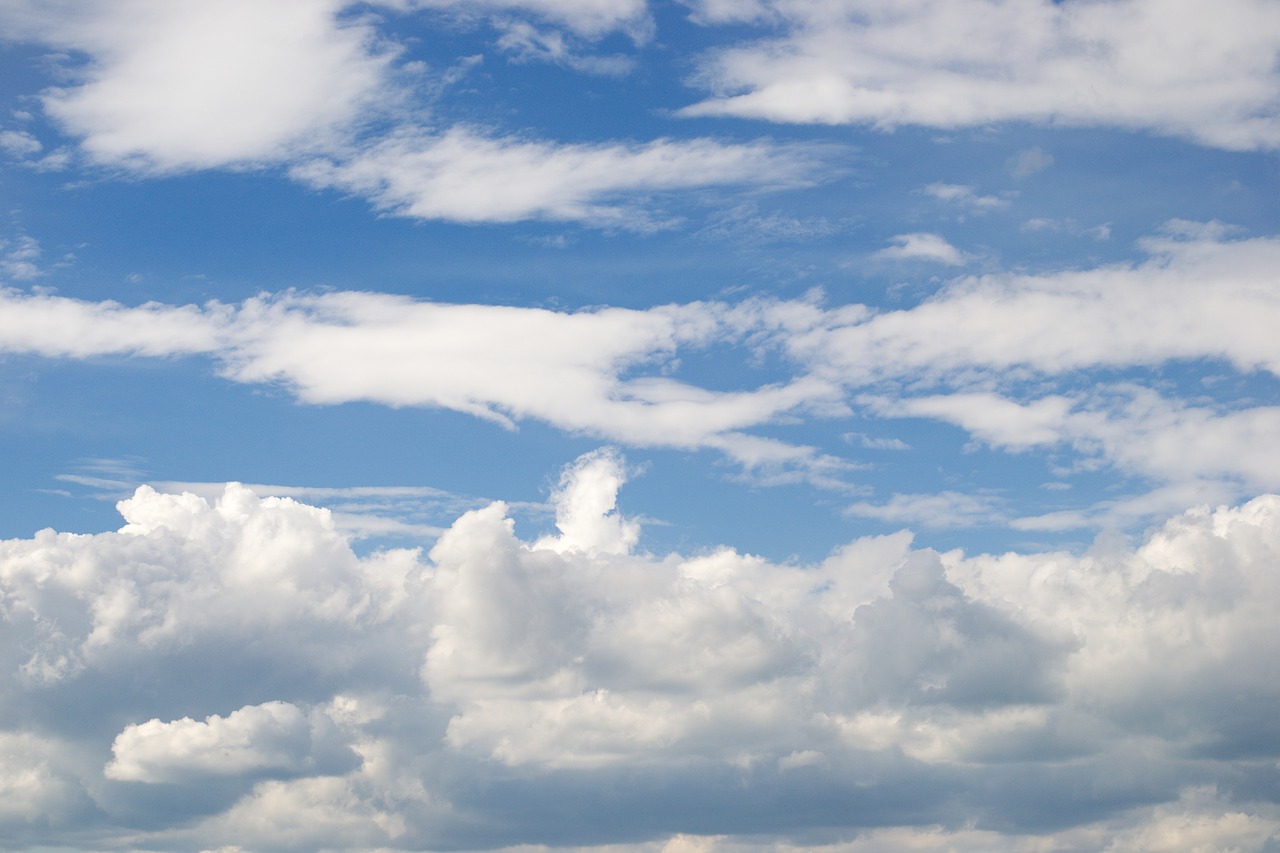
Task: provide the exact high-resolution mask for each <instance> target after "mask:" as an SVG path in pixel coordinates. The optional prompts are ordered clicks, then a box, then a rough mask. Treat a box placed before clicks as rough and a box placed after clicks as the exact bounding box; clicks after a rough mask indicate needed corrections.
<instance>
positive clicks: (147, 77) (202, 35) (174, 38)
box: [0, 0, 392, 172]
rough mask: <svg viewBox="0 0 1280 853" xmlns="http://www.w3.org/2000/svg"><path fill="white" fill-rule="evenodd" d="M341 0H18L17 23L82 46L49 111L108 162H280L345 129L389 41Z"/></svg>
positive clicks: (153, 165)
mask: <svg viewBox="0 0 1280 853" xmlns="http://www.w3.org/2000/svg"><path fill="white" fill-rule="evenodd" d="M343 5H344V4H343V3H341V2H339V0H322V2H318V3H317V2H310V0H270V2H266V3H262V2H252V0H231V2H225V3H216V4H174V3H166V2H163V0H127V2H121V3H116V2H91V3H88V4H78V5H75V6H74V7H72V6H70V5H68V4H63V3H55V4H49V5H38V4H30V3H27V4H23V3H19V4H15V5H13V6H11V7H10V8H9V9H8V10H7V11H6V14H5V15H4V16H3V17H0V25H5V26H6V27H7V29H8V30H9V32H10V34H17V35H19V36H21V37H24V38H28V39H32V40H37V41H43V42H45V43H47V44H51V45H53V46H55V47H59V48H69V49H72V50H77V51H83V52H84V53H86V54H88V56H89V57H90V59H89V61H88V63H87V64H86V65H85V66H84V67H83V68H81V69H77V71H78V72H79V76H81V77H82V80H81V81H79V82H77V83H75V84H73V85H68V86H62V87H57V88H53V89H50V90H48V91H47V92H46V93H45V95H44V97H43V103H44V108H45V110H46V112H48V113H49V115H51V116H52V117H53V118H54V119H56V120H57V121H58V122H59V123H61V124H62V125H63V126H64V127H65V128H66V129H67V130H68V132H70V133H71V134H74V135H76V136H80V137H83V148H84V150H85V151H86V152H87V153H88V154H89V155H90V157H91V158H92V159H94V160H96V161H98V162H101V163H106V164H113V165H125V166H128V167H130V168H137V169H142V170H148V171H160V172H164V171H175V170H184V169H201V168H211V167H220V166H226V165H232V164H244V163H258V162H274V161H278V160H280V159H282V158H286V157H288V156H289V155H290V154H291V153H293V152H295V151H297V150H300V149H301V150H306V149H310V148H314V147H315V146H316V145H317V144H320V145H324V144H325V143H326V141H328V140H331V139H333V138H335V137H336V136H340V135H341V134H342V133H343V132H345V130H346V129H347V127H348V126H349V125H350V124H351V123H352V122H353V121H355V120H356V119H357V117H359V116H360V115H361V114H362V113H363V112H364V111H366V110H367V109H369V108H370V107H371V105H373V104H374V103H375V102H376V101H378V99H379V98H381V97H382V95H380V94H379V92H378V89H379V87H380V86H382V85H384V84H385V83H386V82H387V73H386V72H387V68H388V63H389V61H390V59H391V55H392V54H391V52H389V51H388V50H387V49H385V47H379V46H378V45H377V40H376V37H375V33H374V31H373V30H372V29H371V27H370V25H369V24H368V23H366V22H364V21H362V20H360V19H355V20H348V19H340V18H339V13H340V12H341V11H342V8H343Z"/></svg>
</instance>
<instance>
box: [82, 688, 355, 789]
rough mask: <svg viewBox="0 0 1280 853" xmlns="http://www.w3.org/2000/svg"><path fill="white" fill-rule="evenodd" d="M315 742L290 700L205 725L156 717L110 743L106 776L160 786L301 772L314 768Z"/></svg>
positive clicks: (309, 725)
mask: <svg viewBox="0 0 1280 853" xmlns="http://www.w3.org/2000/svg"><path fill="white" fill-rule="evenodd" d="M316 722H317V723H319V722H320V721H319V720H317V721H316ZM330 727H332V724H331V723H330ZM312 739H313V723H312V721H309V720H308V719H307V715H306V714H304V713H303V712H302V711H301V710H300V709H299V708H298V707H297V706H296V705H292V704H290V703H288V702H266V703H264V704H261V705H247V706H245V707H243V708H241V709H239V710H238V711H233V712H231V713H230V714H228V715H227V716H225V717H221V716H218V715H217V714H213V715H210V716H209V717H207V718H206V719H205V720H204V721H203V722H199V721H196V720H193V719H191V718H190V717H183V718H182V719H181V720H175V721H174V722H169V723H165V722H161V721H160V720H156V719H153V720H151V721H149V722H146V723H137V724H132V725H129V726H127V727H125V729H124V731H122V732H121V733H120V734H119V735H117V736H116V739H115V741H114V742H113V743H112V745H111V752H112V754H113V755H114V756H115V757H114V758H113V759H112V760H111V762H110V763H109V764H108V765H107V766H106V768H105V769H104V770H103V774H104V775H105V776H106V777H107V778H108V779H116V780H120V781H125V782H146V783H149V784H159V783H164V782H181V781H186V780H188V779H199V778H201V777H204V776H238V775H244V774H248V773H257V772H262V771H268V772H288V773H298V772H301V771H303V770H305V769H308V767H309V766H310V769H313V770H314V769H315V761H314V759H311V755H310V753H311V751H312Z"/></svg>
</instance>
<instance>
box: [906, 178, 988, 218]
mask: <svg viewBox="0 0 1280 853" xmlns="http://www.w3.org/2000/svg"><path fill="white" fill-rule="evenodd" d="M920 191H921V192H922V193H924V194H925V195H927V196H931V197H933V198H936V199H937V200H938V201H941V202H944V203H946V204H950V205H954V206H956V207H963V208H966V209H967V210H969V211H970V212H972V213H986V212H987V211H989V210H994V209H996V208H998V207H1005V206H1007V205H1008V204H1009V199H1007V198H1001V197H1000V196H994V195H979V194H978V192H977V190H976V189H974V188H973V187H971V186H966V185H965V184H943V183H935V184H929V185H928V186H925V187H923V188H922V189H921V190H920Z"/></svg>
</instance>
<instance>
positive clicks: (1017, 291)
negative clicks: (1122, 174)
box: [788, 223, 1280, 384]
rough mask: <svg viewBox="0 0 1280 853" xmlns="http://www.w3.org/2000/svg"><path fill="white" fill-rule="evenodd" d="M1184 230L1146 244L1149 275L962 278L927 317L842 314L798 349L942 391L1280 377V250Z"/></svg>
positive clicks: (917, 310)
mask: <svg viewBox="0 0 1280 853" xmlns="http://www.w3.org/2000/svg"><path fill="white" fill-rule="evenodd" d="M1185 230H1186V228H1185V227H1184V225H1182V224H1177V223H1174V224H1171V225H1170V227H1169V228H1168V229H1167V230H1166V231H1165V233H1163V234H1161V235H1159V236H1156V237H1152V238H1149V239H1147V240H1144V241H1143V242H1142V247H1143V248H1144V249H1145V251H1146V252H1147V253H1148V258H1147V260H1145V261H1143V262H1141V263H1124V264H1114V265H1106V266H1100V267H1095V268H1092V269H1081V270H1062V271H1057V272H1050V273H1046V274H1042V275H1026V274H1016V273H1002V274H994V275H985V276H972V277H964V278H959V279H956V280H954V281H952V282H950V283H949V284H948V285H947V286H946V287H944V288H943V289H942V290H941V291H939V292H938V293H937V294H936V295H934V296H933V297H931V298H930V299H927V300H926V301H924V302H922V303H920V304H919V305H916V306H914V307H911V308H905V309H902V310H897V311H887V312H883V313H877V314H872V315H853V321H852V322H848V321H842V320H841V319H840V315H839V313H838V312H834V311H833V312H832V313H831V314H830V315H829V317H827V318H820V319H819V318H815V322H816V323H817V324H818V325H819V326H825V327H826V328H825V330H818V329H815V330H813V331H811V332H810V333H809V334H804V333H801V334H797V335H794V336H793V338H792V340H791V342H790V343H789V344H788V346H789V347H790V348H791V349H792V351H793V352H795V353H796V354H797V356H800V357H802V358H804V359H805V360H808V361H810V362H811V363H813V364H814V365H815V366H816V369H817V370H818V371H819V372H821V373H823V374H824V375H833V376H834V375H840V376H842V377H843V378H844V379H843V381H846V382H849V383H853V384H865V383H870V382H874V381H877V380H879V379H882V378H889V377H906V376H911V377H914V378H915V379H917V380H918V381H922V382H929V381H942V380H944V379H946V378H947V377H952V378H954V377H958V376H961V375H963V374H964V373H965V372H966V371H969V370H972V369H983V370H999V371H1010V370H1013V369H1015V368H1026V369H1027V370H1030V371H1032V372H1034V373H1037V374H1041V375H1047V376H1061V375H1064V374H1068V373H1071V372H1073V371H1080V370H1086V369H1089V368H1097V367H1104V366H1137V365H1156V364H1161V363H1164V362H1167V361H1173V360H1193V359H1200V358H1208V359H1218V360H1222V361H1226V362H1228V363H1230V364H1231V365H1232V366H1234V367H1235V368H1236V369H1238V370H1240V371H1243V372H1249V371H1254V370H1259V369H1262V370H1266V371H1268V372H1271V373H1273V374H1280V352H1277V350H1276V347H1275V344H1274V341H1273V339H1272V336H1271V335H1270V331H1269V329H1270V327H1269V324H1270V318H1273V317H1275V316H1276V315H1277V313H1280V303H1278V302H1277V299H1276V298H1275V297H1274V295H1273V289H1272V288H1271V287H1270V285H1269V282H1270V281H1271V273H1270V270H1271V269H1272V268H1273V267H1274V265H1275V264H1276V263H1277V262H1280V240H1276V239H1275V238H1272V237H1255V238H1249V239H1243V240H1241V239H1235V240H1228V239H1223V238H1222V237H1221V236H1220V235H1217V236H1215V235H1214V234H1211V233H1209V232H1208V231H1205V230H1204V228H1203V227H1202V226H1195V227H1194V228H1192V229H1191V231H1192V232H1193V233H1190V234H1183V233H1179V232H1182V231H1185ZM1210 231H1212V229H1210Z"/></svg>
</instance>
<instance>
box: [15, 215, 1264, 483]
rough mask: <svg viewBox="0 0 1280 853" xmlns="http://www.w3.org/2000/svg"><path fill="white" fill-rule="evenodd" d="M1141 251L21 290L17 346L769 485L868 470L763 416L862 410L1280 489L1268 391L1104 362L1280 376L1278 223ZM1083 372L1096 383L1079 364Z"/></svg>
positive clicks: (1193, 228) (1168, 237)
mask: <svg viewBox="0 0 1280 853" xmlns="http://www.w3.org/2000/svg"><path fill="white" fill-rule="evenodd" d="M1141 248H1142V249H1143V250H1144V251H1145V252H1146V255H1147V257H1146V258H1145V259H1144V260H1141V261H1139V262H1130V263H1120V264H1110V265H1105V266H1099V267H1094V268H1087V269H1079V270H1071V269H1068V270H1062V271H1056V272H1046V273H1041V274H1026V273H992V274H987V275H982V276H964V277H960V278H956V279H954V280H952V281H950V282H948V283H947V284H945V285H943V286H942V287H941V288H940V289H939V290H938V291H937V292H936V293H934V294H933V295H932V296H930V297H929V298H927V299H925V300H924V301H922V302H920V303H919V304H917V305H914V306H910V307H906V308H902V309H898V310H893V311H883V310H882V311H876V310H873V309H871V308H869V307H867V306H864V305H858V304H851V305H843V306H833V307H826V306H824V305H822V304H821V303H820V302H819V301H816V300H815V299H806V300H792V301H777V300H767V299H748V300H745V301H742V302H739V303H736V304H734V303H717V302H708V303H690V304H685V305H666V306H656V307H653V308H649V309H645V310H636V309H622V308H610V307H604V308H598V309H593V310H581V311H573V312H570V311H549V310H545V309H537V308H518V307H510V306H494V305H450V304H438V303H430V302H422V301H416V300H413V299H409V298H406V297H402V296H393V295H389V294H378V293H359V292H328V293H312V294H308V293H302V292H286V293H281V294H275V295H270V294H264V295H261V296H258V297H254V298H252V299H248V300H246V301H244V302H243V303H239V304H236V305H224V304H220V303H209V304H206V305H204V306H190V305H189V306H172V305H162V304H156V303H149V304H145V305H141V306H136V307H128V306H123V305H119V304H116V303H112V302H96V303H95V302H87V301H82V300H74V299H69V298H66V297H59V296H55V295H51V294H48V293H36V294H23V293H20V292H17V291H9V292H6V293H3V294H0V308H3V310H2V311H0V351H3V352H11V353H28V354H33V355H40V356H44V357H49V358H93V357H96V356H102V355H129V356H149V357H175V356H193V355H194V356H204V357H207V358H210V359H212V360H213V361H214V362H215V364H216V365H217V370H218V372H219V373H220V374H221V375H223V376H225V377H226V378H228V379H230V380H232V381H235V382H238V383H245V384H253V385H262V384H269V385H278V386H280V387H282V388H285V389H287V390H288V391H289V392H290V393H292V394H294V395H295V396H296V397H297V398H298V399H299V400H301V401H303V402H306V403H310V404H319V405H336V404H342V403H347V402H355V401H368V402H374V403H378V404H382V405H388V406H421V407H432V408H442V409H448V410H452V411H457V412H463V413H466V414H470V415H473V416H476V417H480V418H484V419H487V420H490V421H492V422H494V423H497V424H500V425H502V426H504V427H508V428H510V427H514V426H515V425H516V424H518V423H519V422H520V421H523V420H535V421H539V422H542V423H546V424H549V425H551V426H553V427H555V428H557V429H559V430H563V431H565V432H569V433H574V434H585V435H591V436H596V437H599V438H600V439H602V440H605V441H609V442H614V443H619V444H622V445H626V446H633V447H675V448H685V449H698V448H705V449H714V450H718V451H721V452H723V453H725V454H726V455H728V456H729V457H730V458H732V459H734V460H736V461H737V462H738V463H739V464H741V465H742V466H743V467H744V468H745V469H746V470H747V471H750V472H753V475H754V476H755V477H756V478H757V479H758V480H759V481H761V482H796V481H797V480H805V479H807V480H809V481H810V482H813V483H815V484H819V485H823V486H835V487H840V488H847V482H845V478H847V475H848V474H849V473H850V471H851V470H852V469H853V465H852V463H850V462H849V461H848V460H843V459H840V458H838V457H834V456H831V455H829V454H826V453H824V452H823V451H822V449H821V448H819V447H816V446H810V445H807V444H804V443H800V442H787V441H785V440H782V439H780V438H777V437H774V436H768V435H763V434H760V431H761V430H762V428H763V427H765V426H767V425H771V424H777V423H782V422H783V421H786V420H788V419H799V420H801V421H802V422H803V421H807V420H814V419H829V418H848V417H849V416H850V415H851V414H852V413H853V412H854V411H855V408H854V407H855V406H856V407H857V408H858V409H859V410H861V411H862V412H863V413H865V414H870V415H873V416H876V417H889V418H900V417H925V418H931V419H936V420H941V421H944V422H947V423H953V424H956V425H958V426H961V427H962V428H964V429H966V430H968V431H969V432H970V433H971V434H972V435H973V436H974V438H975V439H977V440H979V441H981V442H984V443H986V444H987V445H989V446H991V447H994V448H999V449H1002V450H1006V451H1012V452H1024V451H1031V450H1036V449H1041V450H1043V449H1046V448H1057V449H1058V450H1069V451H1070V452H1071V453H1072V454H1074V456H1073V459H1074V462H1075V463H1078V464H1081V465H1091V464H1095V463H1096V462H1097V461H1098V460H1105V461H1106V462H1107V463H1108V464H1113V465H1116V466H1118V468H1119V469H1120V470H1123V471H1128V472H1134V473H1138V474H1140V475H1142V476H1145V477H1151V478H1155V480H1156V481H1157V482H1156V485H1160V484H1164V483H1173V482H1179V481H1181V482H1191V481H1197V482H1203V483H1210V482H1222V481H1224V480H1229V481H1233V482H1237V483H1239V484H1247V485H1243V486H1242V487H1243V488H1244V491H1240V492H1237V497H1239V496H1241V495H1244V494H1247V493H1248V492H1249V491H1250V490H1262V489H1272V488H1280V467H1277V463H1276V462H1275V461H1274V459H1273V455H1274V454H1273V452H1272V449H1271V444H1272V443H1271V442H1269V440H1268V439H1267V435H1268V430H1269V429H1270V426H1271V424H1272V421H1273V420H1275V417H1274V412H1272V410H1271V409H1270V408H1269V407H1266V406H1259V405H1258V403H1257V401H1256V400H1252V399H1248V398H1245V397H1241V398H1239V399H1236V398H1235V397H1233V396H1232V394H1230V393H1226V394H1224V395H1221V398H1220V399H1218V400H1216V402H1214V403H1213V404H1212V405H1206V404H1204V403H1192V402H1187V401H1184V400H1181V399H1179V398H1177V397H1169V398H1168V399H1165V398H1162V397H1160V396H1159V395H1157V394H1155V393H1154V392H1144V391H1143V390H1142V386H1141V385H1140V384H1135V382H1134V381H1127V382H1126V381H1120V380H1117V379H1115V378H1112V377H1107V378H1098V377H1096V376H1091V375H1090V373H1091V372H1092V371H1099V370H1117V369H1128V370H1143V369H1154V368H1158V367H1161V366H1164V365H1167V364H1170V363H1192V362H1196V361H1203V362H1206V363H1207V364H1210V365H1211V364H1213V363H1217V364H1218V365H1219V366H1230V367H1231V368H1232V369H1234V370H1235V371H1236V372H1237V373H1239V374H1241V375H1248V374H1249V373H1251V372H1254V371H1265V372H1267V373H1270V374H1272V375H1280V350H1277V347H1276V343H1275V336H1274V334H1272V331H1273V327H1274V325H1275V322H1276V318H1277V317H1280V302H1278V301H1277V297H1276V295H1275V292H1274V288H1273V287H1272V278H1273V270H1274V269H1275V268H1276V267H1277V266H1278V265H1280V240H1278V239H1277V238H1275V237H1251V238H1243V239H1241V238H1236V237H1233V236H1232V235H1231V234H1230V233H1229V232H1228V229H1225V228H1224V227H1223V226H1219V225H1213V224H1210V225H1204V224H1194V223H1185V222H1182V223H1180V222H1173V223H1170V224H1169V225H1168V226H1167V227H1166V229H1165V230H1164V231H1163V232H1162V233H1161V234H1159V235H1157V236H1154V237H1151V238H1148V239H1146V240H1144V241H1142V243H1141ZM717 353H718V354H725V353H729V354H734V355H736V357H738V358H740V359H741V363H742V364H743V365H744V366H750V365H752V364H756V363H758V362H759V360H760V356H761V354H764V353H771V354H775V355H777V356H779V358H778V359H777V360H776V368H774V369H771V370H770V371H769V372H768V373H767V374H762V376H761V379H760V381H759V382H758V383H757V384H756V385H755V386H754V387H752V386H750V385H747V386H746V387H745V388H744V389H742V390H733V391H726V390H713V389H711V388H707V387H704V386H702V385H701V384H698V383H696V382H692V381H687V380H683V379H682V378H681V367H680V361H681V360H690V359H692V360H694V361H696V360H697V359H699V358H701V357H702V356H703V355H704V354H709V355H714V354H717ZM1082 377H1083V378H1085V379H1087V380H1088V382H1087V385H1089V386H1092V388H1093V389H1094V390H1093V392H1092V393H1085V392H1081V391H1080V390H1079V386H1078V385H1076V384H1074V383H1077V382H1078V381H1079V380H1080V379H1081V378H1082ZM1031 380H1035V382H1038V383H1041V384H1040V385H1034V384H1032V385H1028V384H1026V383H1027V382H1029V381H1031ZM1232 447H1234V448H1235V450H1234V451H1233V450H1232V449H1231V448H1232ZM1068 464H1070V463H1068ZM1206 494H1208V493H1206ZM1215 499H1216V493H1215Z"/></svg>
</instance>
